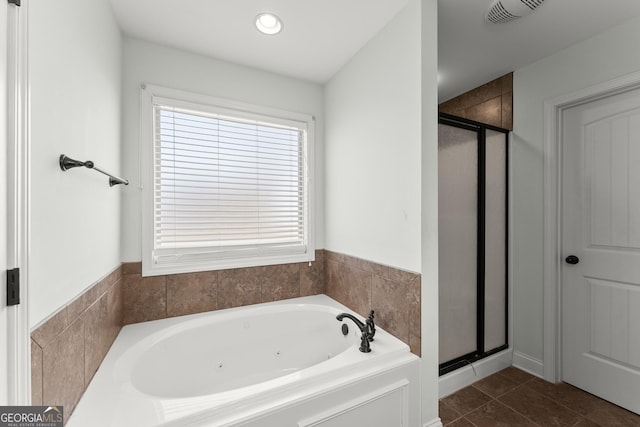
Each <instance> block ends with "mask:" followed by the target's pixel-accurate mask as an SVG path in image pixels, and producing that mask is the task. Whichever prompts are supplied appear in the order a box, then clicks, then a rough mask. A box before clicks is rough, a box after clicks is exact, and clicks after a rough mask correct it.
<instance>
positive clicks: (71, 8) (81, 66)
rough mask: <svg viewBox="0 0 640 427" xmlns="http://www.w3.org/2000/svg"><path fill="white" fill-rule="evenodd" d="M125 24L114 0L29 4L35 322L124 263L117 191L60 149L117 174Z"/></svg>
mask: <svg viewBox="0 0 640 427" xmlns="http://www.w3.org/2000/svg"><path fill="white" fill-rule="evenodd" d="M120 73H121V39H120V30H119V29H118V26H117V24H116V22H115V20H114V18H113V15H112V12H111V6H110V4H109V1H108V0H60V1H55V2H52V1H48V0H32V1H30V4H29V83H30V107H31V111H30V113H31V116H30V126H31V129H30V132H31V134H30V140H31V145H30V155H31V159H30V167H31V171H30V173H31V176H30V181H31V182H30V185H31V188H30V201H29V202H30V218H29V222H30V240H31V242H30V246H29V247H30V254H29V267H28V268H29V317H30V325H31V327H32V328H33V327H34V326H36V325H37V324H39V323H40V322H41V321H42V320H43V319H45V318H47V317H48V316H49V315H51V314H52V313H53V312H55V311H56V310H58V309H59V308H61V307H63V306H65V305H66V304H67V303H68V302H69V301H71V300H72V299H73V298H75V297H76V296H78V295H79V294H81V293H82V292H83V291H84V290H85V289H86V288H87V287H88V286H90V285H91V284H92V283H93V282H95V281H96V280H97V279H99V278H100V277H103V276H104V275H105V274H107V273H108V272H110V271H113V270H114V269H115V268H116V267H118V266H119V265H120V240H119V235H120V192H121V191H122V186H119V187H113V188H110V187H109V184H108V178H107V177H105V176H104V175H102V174H99V173H96V172H95V171H91V170H88V169H85V168H77V169H73V170H70V171H67V172H62V171H61V170H60V167H59V166H58V157H59V156H60V154H63V153H64V154H67V155H68V156H70V157H72V158H76V159H80V160H93V161H95V163H96V165H98V166H101V167H103V168H105V169H106V170H109V171H112V172H113V173H116V174H117V173H118V172H119V170H118V169H119V164H120Z"/></svg>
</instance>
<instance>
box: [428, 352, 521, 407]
mask: <svg viewBox="0 0 640 427" xmlns="http://www.w3.org/2000/svg"><path fill="white" fill-rule="evenodd" d="M512 356H513V355H512V350H511V349H506V350H503V351H501V352H500V353H496V354H494V355H492V356H489V357H487V358H485V359H482V360H479V361H477V362H475V363H474V364H473V367H472V366H471V365H469V366H465V367H464V368H460V369H456V370H455V371H453V372H449V373H448V374H445V375H443V376H441V377H440V379H439V380H438V396H439V397H440V398H441V399H442V398H443V397H446V396H449V395H450V394H453V393H455V392H456V391H458V390H460V389H463V388H465V387H467V386H469V385H471V384H473V383H474V382H476V381H479V380H481V379H483V378H486V377H488V376H489V375H493V374H495V373H496V372H498V371H501V370H503V369H504V368H507V367H509V366H511V364H512V361H513V358H512Z"/></svg>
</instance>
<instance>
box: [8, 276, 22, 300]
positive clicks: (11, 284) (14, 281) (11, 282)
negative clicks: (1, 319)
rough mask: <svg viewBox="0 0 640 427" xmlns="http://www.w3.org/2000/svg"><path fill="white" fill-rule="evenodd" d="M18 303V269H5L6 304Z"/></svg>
mask: <svg viewBox="0 0 640 427" xmlns="http://www.w3.org/2000/svg"><path fill="white" fill-rule="evenodd" d="M18 304H20V269H19V268H14V269H11V270H7V305H18Z"/></svg>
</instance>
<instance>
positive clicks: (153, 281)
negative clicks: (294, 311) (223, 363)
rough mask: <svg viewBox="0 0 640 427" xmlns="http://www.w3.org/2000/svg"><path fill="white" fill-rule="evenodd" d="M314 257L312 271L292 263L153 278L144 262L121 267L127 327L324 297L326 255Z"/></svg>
mask: <svg viewBox="0 0 640 427" xmlns="http://www.w3.org/2000/svg"><path fill="white" fill-rule="evenodd" d="M315 257H316V260H315V261H313V262H312V263H311V266H309V263H292V264H280V265H272V266H262V267H247V268H236V269H227V270H217V271H206V272H199V273H185V274H173V275H166V276H155V278H152V277H148V278H143V277H142V276H141V273H140V272H141V271H142V263H140V262H129V263H123V264H122V274H123V281H124V283H125V285H124V297H125V298H124V301H125V303H124V308H123V309H124V314H123V318H124V323H125V324H129V323H137V322H142V321H146V320H155V319H162V318H165V317H173V316H181V315H186V314H195V313H201V312H205V311H212V310H219V309H224V308H232V307H240V306H245V305H251V304H258V303H261V302H270V301H279V300H283V299H289V298H296V297H300V296H307V295H316V294H322V293H325V251H324V250H322V249H319V250H316V253H315ZM163 279H164V280H165V282H164V284H163V283H162V280H163ZM145 281H146V282H145ZM140 283H144V285H146V288H145V286H143V285H141V284H140ZM163 290H164V291H163ZM163 292H165V296H164V299H163V296H162V295H163Z"/></svg>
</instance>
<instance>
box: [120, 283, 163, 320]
mask: <svg viewBox="0 0 640 427" xmlns="http://www.w3.org/2000/svg"><path fill="white" fill-rule="evenodd" d="M123 297H124V324H125V325H128V324H130V323H138V322H145V321H148V320H156V319H164V318H165V317H167V278H166V276H153V277H142V276H141V275H139V274H127V275H125V276H124V281H123Z"/></svg>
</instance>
